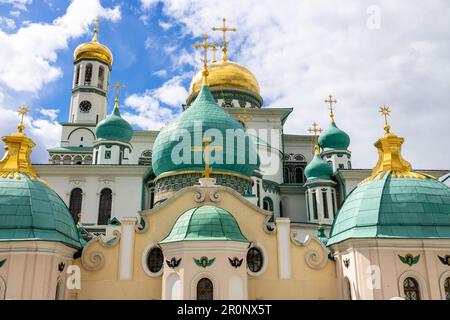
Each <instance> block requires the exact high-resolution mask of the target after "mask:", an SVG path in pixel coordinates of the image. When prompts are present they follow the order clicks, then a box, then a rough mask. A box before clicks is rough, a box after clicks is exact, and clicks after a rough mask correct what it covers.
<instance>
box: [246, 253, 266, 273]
mask: <svg viewBox="0 0 450 320" xmlns="http://www.w3.org/2000/svg"><path fill="white" fill-rule="evenodd" d="M263 264H264V256H263V253H262V251H261V250H260V249H259V248H257V247H252V248H250V249H249V250H248V252H247V268H248V269H249V270H250V272H253V273H257V272H260V271H261V270H262V267H263Z"/></svg>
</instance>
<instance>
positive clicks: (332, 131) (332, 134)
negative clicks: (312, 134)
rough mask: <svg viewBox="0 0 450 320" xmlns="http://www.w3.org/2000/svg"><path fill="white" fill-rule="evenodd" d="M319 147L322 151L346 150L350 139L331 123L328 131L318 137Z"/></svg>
mask: <svg viewBox="0 0 450 320" xmlns="http://www.w3.org/2000/svg"><path fill="white" fill-rule="evenodd" d="M319 145H320V146H321V147H322V148H323V149H340V150H347V148H348V146H349V145H350V137H349V136H348V134H347V133H345V132H344V131H342V130H341V129H339V128H338V127H337V126H336V123H335V122H334V121H332V122H331V125H330V127H329V128H328V130H326V131H325V132H324V133H322V134H321V135H320V137H319Z"/></svg>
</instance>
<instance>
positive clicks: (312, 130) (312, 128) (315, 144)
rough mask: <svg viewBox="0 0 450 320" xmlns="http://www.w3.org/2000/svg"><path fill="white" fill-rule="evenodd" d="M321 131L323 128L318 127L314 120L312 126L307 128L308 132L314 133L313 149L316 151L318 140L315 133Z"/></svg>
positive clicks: (317, 149)
mask: <svg viewBox="0 0 450 320" xmlns="http://www.w3.org/2000/svg"><path fill="white" fill-rule="evenodd" d="M322 131H323V129H322V128H319V125H318V124H317V123H316V122H314V123H313V124H312V127H311V128H309V129H308V132H309V133H313V134H314V149H315V150H316V152H318V151H319V146H318V141H317V134H318V133H320V132H322Z"/></svg>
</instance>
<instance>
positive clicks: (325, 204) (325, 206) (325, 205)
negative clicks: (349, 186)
mask: <svg viewBox="0 0 450 320" xmlns="http://www.w3.org/2000/svg"><path fill="white" fill-rule="evenodd" d="M322 198H323V202H322V203H323V218H324V219H328V218H330V214H329V213H328V197H327V189H322Z"/></svg>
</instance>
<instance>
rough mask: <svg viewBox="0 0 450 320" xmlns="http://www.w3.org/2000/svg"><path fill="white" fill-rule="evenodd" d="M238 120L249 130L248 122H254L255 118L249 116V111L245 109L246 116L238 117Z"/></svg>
mask: <svg viewBox="0 0 450 320" xmlns="http://www.w3.org/2000/svg"><path fill="white" fill-rule="evenodd" d="M237 118H238V119H239V120H240V121H242V123H243V124H244V128H247V121H248V120H252V119H253V116H252V115H249V114H248V113H247V110H246V109H244V114H242V115H241V114H240V115H238V116H237Z"/></svg>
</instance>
